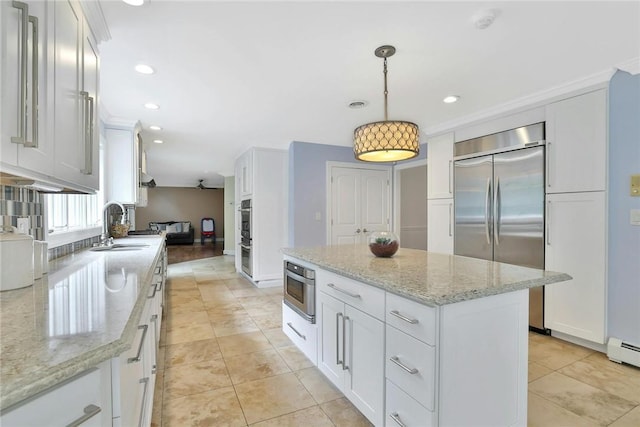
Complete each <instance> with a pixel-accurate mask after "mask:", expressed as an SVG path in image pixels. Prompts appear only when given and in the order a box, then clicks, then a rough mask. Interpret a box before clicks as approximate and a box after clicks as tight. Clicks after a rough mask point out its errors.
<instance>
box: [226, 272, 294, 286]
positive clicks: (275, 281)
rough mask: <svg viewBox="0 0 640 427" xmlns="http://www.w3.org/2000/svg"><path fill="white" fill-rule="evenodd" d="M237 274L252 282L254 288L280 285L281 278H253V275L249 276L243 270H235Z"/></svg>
mask: <svg viewBox="0 0 640 427" xmlns="http://www.w3.org/2000/svg"><path fill="white" fill-rule="evenodd" d="M236 272H237V273H238V274H239V275H241V276H243V277H244V278H245V279H247V280H248V281H250V282H251V283H253V285H254V286H255V287H256V288H275V287H277V286H280V287H282V286H283V284H282V279H270V280H258V281H256V280H253V277H251V276H249V275H248V274H247V273H245V272H244V271H242V270H240V271H236Z"/></svg>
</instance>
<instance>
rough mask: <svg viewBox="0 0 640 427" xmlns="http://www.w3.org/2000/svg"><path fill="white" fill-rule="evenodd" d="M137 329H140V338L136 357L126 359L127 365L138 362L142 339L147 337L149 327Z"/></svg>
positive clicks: (143, 326) (142, 326) (142, 343)
mask: <svg viewBox="0 0 640 427" xmlns="http://www.w3.org/2000/svg"><path fill="white" fill-rule="evenodd" d="M138 329H142V336H141V337H140V345H139V346H138V353H137V354H136V357H130V358H128V359H127V363H134V362H139V361H140V356H141V355H142V346H143V345H144V339H145V337H146V336H147V329H149V325H140V326H138Z"/></svg>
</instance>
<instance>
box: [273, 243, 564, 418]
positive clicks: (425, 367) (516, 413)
mask: <svg viewBox="0 0 640 427" xmlns="http://www.w3.org/2000/svg"><path fill="white" fill-rule="evenodd" d="M283 252H284V254H285V256H287V258H288V259H294V260H300V261H302V262H305V263H306V264H308V265H312V266H314V267H315V269H316V277H317V288H316V295H317V299H316V301H317V303H316V314H317V316H318V323H317V325H318V330H317V334H318V359H317V363H318V368H319V369H320V371H321V372H322V373H323V374H324V375H325V376H326V377H327V378H328V379H329V380H331V381H332V382H333V383H334V384H335V385H336V386H337V387H338V388H339V389H340V390H341V391H343V392H344V394H345V397H347V398H348V399H349V400H350V401H351V402H352V403H353V404H354V406H356V407H357V408H358V409H359V410H360V411H361V412H362V414H363V415H364V416H365V417H367V418H368V419H369V421H371V422H372V423H373V424H374V425H376V426H382V425H385V426H398V425H400V426H407V427H409V426H438V425H440V426H471V425H491V426H498V425H500V426H525V425H526V424H527V368H528V360H527V359H528V357H527V356H528V354H527V345H528V307H529V300H528V295H529V293H528V288H530V287H536V286H543V285H549V284H551V283H556V282H562V281H566V280H569V279H571V277H570V276H568V275H566V274H564V273H554V272H549V271H543V270H536V269H531V268H525V267H518V266H514V265H509V264H502V263H496V262H492V261H485V260H478V259H473V258H466V257H459V256H454V255H447V254H441V253H431V252H425V251H419V250H412V249H400V251H398V253H397V254H396V255H394V257H392V258H375V257H374V256H373V255H371V253H370V252H369V251H368V248H367V247H366V246H364V245H339V246H326V247H318V248H302V249H284V250H283ZM557 286H562V284H560V285H557Z"/></svg>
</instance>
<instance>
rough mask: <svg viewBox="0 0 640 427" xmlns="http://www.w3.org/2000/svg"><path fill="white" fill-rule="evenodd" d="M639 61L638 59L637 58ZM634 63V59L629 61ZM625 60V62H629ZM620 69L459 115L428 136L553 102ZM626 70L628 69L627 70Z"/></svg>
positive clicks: (431, 129) (597, 83) (432, 128)
mask: <svg viewBox="0 0 640 427" xmlns="http://www.w3.org/2000/svg"><path fill="white" fill-rule="evenodd" d="M636 61H637V59H636ZM627 62H628V63H632V62H633V60H632V61H627ZM627 62H625V63H624V64H627ZM617 70H618V67H611V68H608V69H606V70H603V71H600V72H598V73H594V74H591V75H588V76H585V77H581V78H579V79H576V80H573V81H570V82H567V83H564V84H561V85H558V86H553V87H550V88H548V89H545V90H542V91H539V92H535V93H532V94H531V95H527V96H524V97H522V98H517V99H514V100H512V101H508V102H505V103H503V104H498V105H495V106H493V107H490V108H487V109H484V110H481V111H478V112H476V113H472V114H468V115H466V116H462V117H458V118H456V119H453V120H449V121H447V122H444V123H441V124H438V125H434V126H429V127H427V128H426V129H425V133H426V134H427V136H429V137H431V136H435V135H438V134H441V133H445V132H451V131H453V130H455V129H457V128H459V127H461V126H467V125H470V124H475V123H478V122H482V121H485V120H488V119H492V118H496V117H499V116H501V115H505V114H507V113H509V114H512V113H516V112H519V111H523V110H526V109H530V108H535V107H539V106H541V105H545V104H547V103H549V102H553V101H555V100H556V99H558V98H561V97H563V96H564V97H566V95H568V94H573V93H576V92H579V91H584V90H585V89H590V88H593V87H595V86H603V85H604V84H605V83H608V82H609V80H611V77H612V76H613V75H614V74H615V72H616V71H617ZM625 71H626V70H625Z"/></svg>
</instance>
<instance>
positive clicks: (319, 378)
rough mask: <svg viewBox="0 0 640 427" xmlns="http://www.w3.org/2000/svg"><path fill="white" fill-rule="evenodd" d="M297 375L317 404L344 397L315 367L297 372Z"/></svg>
mask: <svg viewBox="0 0 640 427" xmlns="http://www.w3.org/2000/svg"><path fill="white" fill-rule="evenodd" d="M295 375H296V377H298V380H300V382H301V383H302V385H303V386H304V388H306V389H307V391H308V392H309V393H311V396H312V397H313V399H314V400H315V401H316V402H317V403H326V402H329V401H331V400H336V399H339V398H341V397H344V396H343V394H342V392H340V390H338V389H337V388H336V387H335V386H334V385H333V384H331V382H330V381H329V380H328V379H327V378H326V377H325V376H324V375H323V374H322V372H320V370H318V368H316V367H315V366H314V367H311V368H306V369H301V370H299V371H296V372H295Z"/></svg>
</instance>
